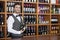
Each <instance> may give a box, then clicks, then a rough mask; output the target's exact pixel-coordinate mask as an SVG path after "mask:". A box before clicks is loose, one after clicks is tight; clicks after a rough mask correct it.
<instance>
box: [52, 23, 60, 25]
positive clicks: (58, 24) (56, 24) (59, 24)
mask: <svg viewBox="0 0 60 40" xmlns="http://www.w3.org/2000/svg"><path fill="white" fill-rule="evenodd" d="M51 25H60V23H55V24H51Z"/></svg>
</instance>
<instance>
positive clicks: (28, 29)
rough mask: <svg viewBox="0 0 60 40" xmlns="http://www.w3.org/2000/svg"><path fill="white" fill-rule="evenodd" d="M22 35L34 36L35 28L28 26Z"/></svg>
mask: <svg viewBox="0 0 60 40" xmlns="http://www.w3.org/2000/svg"><path fill="white" fill-rule="evenodd" d="M24 33H25V35H24V36H33V35H36V28H35V26H28V27H27V29H26V31H25V32H24Z"/></svg>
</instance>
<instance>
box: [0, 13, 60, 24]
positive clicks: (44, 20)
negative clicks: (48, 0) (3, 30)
mask: <svg viewBox="0 0 60 40" xmlns="http://www.w3.org/2000/svg"><path fill="white" fill-rule="evenodd" d="M11 15H12V14H11ZM9 16H10V15H7V18H8V17H9ZM4 17H5V15H4V14H0V25H4V24H5V18H4ZM59 17H60V16H51V20H50V16H48V15H47V16H45V15H40V16H38V24H49V23H50V22H51V23H52V24H54V23H56V24H57V23H60V21H59V20H60V19H59ZM23 18H24V22H25V23H28V24H36V23H37V16H36V15H24V16H23Z"/></svg>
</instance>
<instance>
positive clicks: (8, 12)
mask: <svg viewBox="0 0 60 40" xmlns="http://www.w3.org/2000/svg"><path fill="white" fill-rule="evenodd" d="M6 14H13V13H11V12H7V13H6ZM19 14H22V13H19Z"/></svg>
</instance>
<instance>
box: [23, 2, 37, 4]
mask: <svg viewBox="0 0 60 40" xmlns="http://www.w3.org/2000/svg"><path fill="white" fill-rule="evenodd" d="M24 3H30V4H37V2H24Z"/></svg>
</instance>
